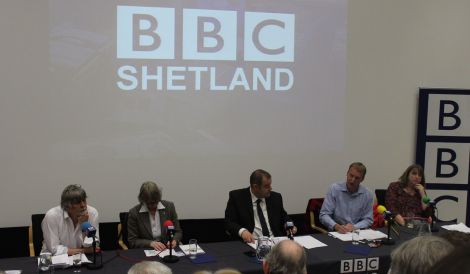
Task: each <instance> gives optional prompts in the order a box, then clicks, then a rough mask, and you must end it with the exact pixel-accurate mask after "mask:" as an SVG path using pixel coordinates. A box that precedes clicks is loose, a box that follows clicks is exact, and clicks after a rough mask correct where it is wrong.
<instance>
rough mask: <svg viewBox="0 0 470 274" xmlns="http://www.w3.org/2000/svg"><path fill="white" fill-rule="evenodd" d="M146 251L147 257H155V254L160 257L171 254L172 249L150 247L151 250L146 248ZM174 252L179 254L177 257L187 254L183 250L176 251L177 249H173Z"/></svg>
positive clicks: (176, 254)
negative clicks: (161, 249) (159, 249)
mask: <svg viewBox="0 0 470 274" xmlns="http://www.w3.org/2000/svg"><path fill="white" fill-rule="evenodd" d="M144 253H145V256H147V257H153V256H158V257H160V258H163V257H165V256H167V255H170V250H169V249H165V250H163V251H156V250H154V249H149V250H144ZM172 254H173V255H175V256H177V257H182V256H185V255H184V253H183V252H181V251H176V250H173V251H172Z"/></svg>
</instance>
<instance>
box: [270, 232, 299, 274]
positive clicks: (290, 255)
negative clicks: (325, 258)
mask: <svg viewBox="0 0 470 274" xmlns="http://www.w3.org/2000/svg"><path fill="white" fill-rule="evenodd" d="M263 272H264V274H307V254H306V253H305V250H304V248H303V247H302V246H300V245H299V244H298V243H296V242H294V241H292V240H284V241H281V242H279V243H278V244H277V245H275V246H274V247H273V248H272V249H271V251H270V252H269V253H268V255H266V257H265V259H264V261H263Z"/></svg>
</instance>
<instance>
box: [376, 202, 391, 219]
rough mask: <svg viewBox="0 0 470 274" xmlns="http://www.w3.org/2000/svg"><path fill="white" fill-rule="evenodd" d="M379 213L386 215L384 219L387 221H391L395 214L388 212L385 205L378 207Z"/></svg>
mask: <svg viewBox="0 0 470 274" xmlns="http://www.w3.org/2000/svg"><path fill="white" fill-rule="evenodd" d="M377 212H378V213H379V214H383V215H384V218H385V219H387V220H388V219H390V217H393V214H392V212H391V211H388V210H387V208H386V207H384V206H383V205H378V206H377Z"/></svg>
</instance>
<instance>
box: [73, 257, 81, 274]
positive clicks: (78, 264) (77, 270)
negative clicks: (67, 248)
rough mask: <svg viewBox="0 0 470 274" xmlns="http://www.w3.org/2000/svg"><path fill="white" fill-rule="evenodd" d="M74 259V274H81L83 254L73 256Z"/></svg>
mask: <svg viewBox="0 0 470 274" xmlns="http://www.w3.org/2000/svg"><path fill="white" fill-rule="evenodd" d="M72 259H73V266H74V268H75V269H74V270H73V272H74V273H80V272H82V270H81V269H80V267H81V264H82V253H77V254H74V255H73V256H72Z"/></svg>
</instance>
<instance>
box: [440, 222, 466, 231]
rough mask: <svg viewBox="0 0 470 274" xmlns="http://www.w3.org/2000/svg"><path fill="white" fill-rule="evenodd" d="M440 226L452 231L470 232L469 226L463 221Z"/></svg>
mask: <svg viewBox="0 0 470 274" xmlns="http://www.w3.org/2000/svg"><path fill="white" fill-rule="evenodd" d="M442 228H444V229H447V230H453V231H460V232H463V233H470V228H469V227H468V226H466V225H465V224H464V223H459V224H455V225H443V226H442Z"/></svg>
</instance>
